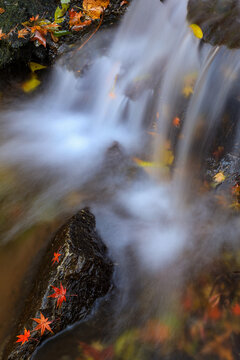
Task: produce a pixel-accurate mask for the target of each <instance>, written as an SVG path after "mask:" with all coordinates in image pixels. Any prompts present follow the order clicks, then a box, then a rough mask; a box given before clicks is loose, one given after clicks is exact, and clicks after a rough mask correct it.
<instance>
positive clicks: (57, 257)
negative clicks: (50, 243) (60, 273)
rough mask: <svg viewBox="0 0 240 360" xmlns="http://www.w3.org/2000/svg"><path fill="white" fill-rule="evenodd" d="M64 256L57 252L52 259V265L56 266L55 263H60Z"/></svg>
mask: <svg viewBox="0 0 240 360" xmlns="http://www.w3.org/2000/svg"><path fill="white" fill-rule="evenodd" d="M61 255H62V254H60V253H59V252H56V253H54V256H53V258H52V265H54V264H55V262H57V263H59V257H60V256H61Z"/></svg>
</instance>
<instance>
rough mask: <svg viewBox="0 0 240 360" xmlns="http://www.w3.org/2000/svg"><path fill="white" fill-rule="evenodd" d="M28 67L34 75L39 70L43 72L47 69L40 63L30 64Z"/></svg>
mask: <svg viewBox="0 0 240 360" xmlns="http://www.w3.org/2000/svg"><path fill="white" fill-rule="evenodd" d="M28 66H29V67H30V70H31V71H32V72H33V73H34V72H35V71H37V70H42V69H46V66H44V65H41V64H38V63H36V62H33V61H32V62H30V63H29V64H28Z"/></svg>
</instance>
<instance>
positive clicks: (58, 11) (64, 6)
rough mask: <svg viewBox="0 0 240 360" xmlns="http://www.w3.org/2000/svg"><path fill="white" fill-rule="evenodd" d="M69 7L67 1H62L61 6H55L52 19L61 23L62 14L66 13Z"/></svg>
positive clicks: (62, 19)
mask: <svg viewBox="0 0 240 360" xmlns="http://www.w3.org/2000/svg"><path fill="white" fill-rule="evenodd" d="M68 9H69V3H62V7H59V6H58V7H57V9H56V11H55V14H54V19H55V22H56V23H57V24H59V23H62V22H63V21H64V18H63V17H64V15H65V14H66V12H67V10H68Z"/></svg>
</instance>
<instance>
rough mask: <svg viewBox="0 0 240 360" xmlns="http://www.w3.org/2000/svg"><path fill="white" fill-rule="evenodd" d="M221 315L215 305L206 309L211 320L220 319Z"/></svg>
mask: <svg viewBox="0 0 240 360" xmlns="http://www.w3.org/2000/svg"><path fill="white" fill-rule="evenodd" d="M221 315H222V313H221V311H220V309H219V307H218V306H215V307H213V308H211V309H209V310H208V317H209V319H211V320H218V319H220V317H221Z"/></svg>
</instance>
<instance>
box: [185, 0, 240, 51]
mask: <svg viewBox="0 0 240 360" xmlns="http://www.w3.org/2000/svg"><path fill="white" fill-rule="evenodd" d="M188 20H189V22H191V23H195V24H197V25H199V26H200V27H201V28H202V30H203V33H204V41H206V42H209V43H210V44H212V45H226V46H228V47H230V48H238V47H240V32H239V28H240V6H239V1H238V0H189V2H188Z"/></svg>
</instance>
